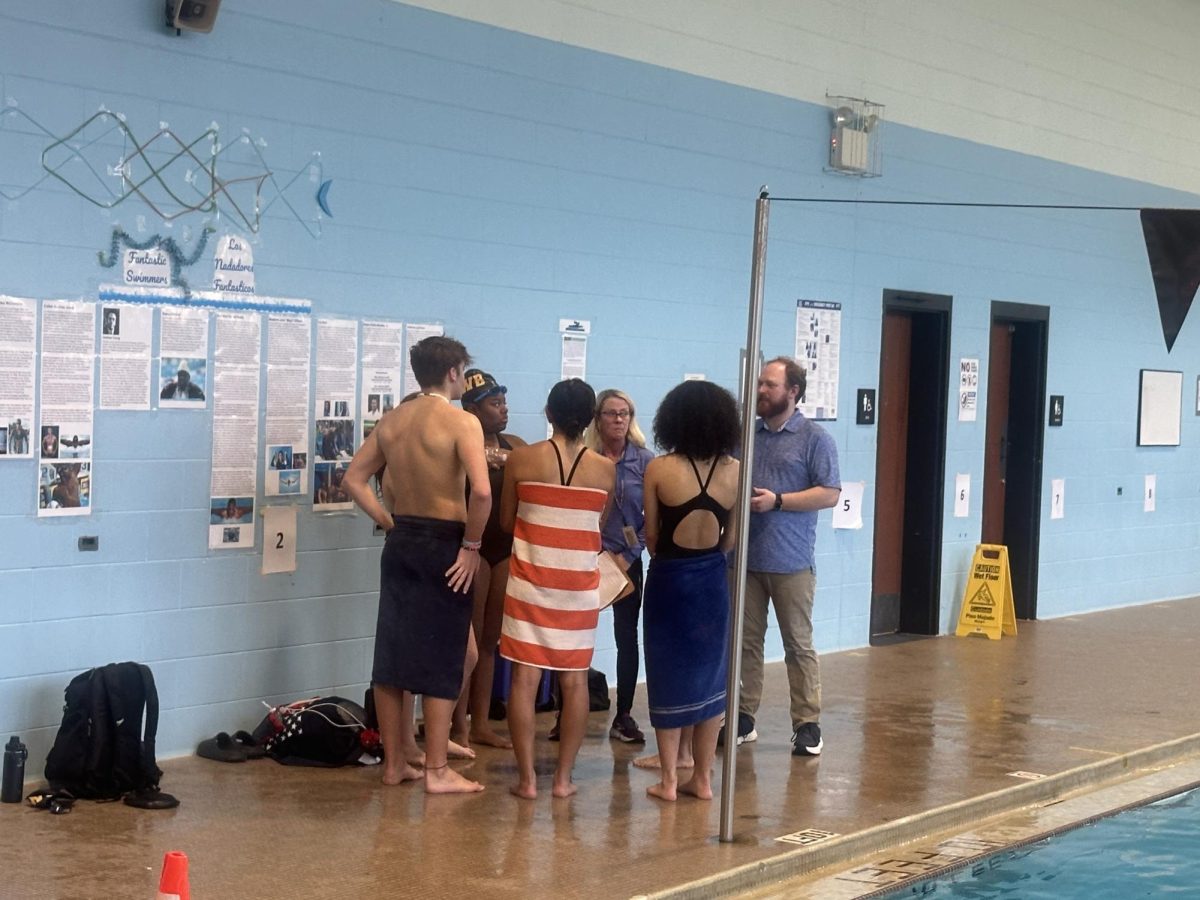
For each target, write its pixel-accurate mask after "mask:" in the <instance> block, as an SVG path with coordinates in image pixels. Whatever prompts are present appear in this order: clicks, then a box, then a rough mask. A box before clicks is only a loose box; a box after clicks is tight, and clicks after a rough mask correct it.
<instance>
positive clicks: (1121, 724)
mask: <svg viewBox="0 0 1200 900" xmlns="http://www.w3.org/2000/svg"><path fill="white" fill-rule="evenodd" d="M1018 624H1019V630H1020V633H1019V635H1018V636H1017V637H1015V638H1013V637H1005V638H1004V639H1003V640H1001V641H988V640H986V639H983V638H955V637H951V636H943V637H936V638H928V639H923V640H913V641H906V642H900V643H893V644H888V645H885V646H878V647H870V648H864V649H860V650H852V651H847V652H843V653H834V654H826V655H824V656H823V657H822V663H821V664H822V685H823V694H824V711H823V715H822V720H821V727H822V730H823V732H824V738H825V750H824V752H823V754H822V755H821V756H820V757H812V758H797V757H793V756H791V754H790V749H791V747H790V744H789V737H790V725H789V722H788V715H787V684H786V674H785V672H784V669H783V666H782V664H773V665H771V666H768V669H767V678H766V682H767V683H766V689H765V691H764V700H763V707H762V709H761V710H760V711H759V716H758V723H757V724H758V731H759V734H760V738H759V740H758V741H757V742H756V743H753V744H748V745H745V746H743V747H742V748H740V750H739V751H738V759H737V777H736V787H737V791H736V802H735V808H734V811H735V823H736V824H735V835H734V837H735V839H734V840H733V841H732V842H730V843H721V842H720V841H719V840H718V837H717V836H718V832H719V808H720V804H719V801H714V802H712V803H706V802H702V801H698V800H695V799H690V798H684V799H681V800H680V801H679V802H677V803H673V804H668V803H663V802H660V801H658V800H655V799H652V798H650V797H648V796H646V788H647V787H648V786H649V785H651V784H652V783H653V782H654V780H655V779H654V777H653V776H652V775H651V774H650V773H648V772H646V771H643V770H641V769H637V768H635V767H633V766H632V765H631V763H632V761H633V759H634V758H636V757H637V756H638V755H640V754H641V753H643V752H647V751H646V750H645V749H644V748H641V747H635V746H630V745H623V744H619V743H617V742H615V741H610V740H609V739H608V736H607V733H608V724H609V717H608V715H607V714H605V713H593V714H592V716H591V718H590V721H589V728H588V735H587V738H586V740H585V742H584V746H583V749H582V751H581V752H580V756H579V760H578V763H577V765H576V769H575V781H576V783H577V784H578V786H579V793H578V794H577V795H576V796H575V797H573V798H571V799H568V800H556V799H552V798H551V797H550V790H549V788H550V783H549V774H550V773H551V772H552V771H553V767H554V754H555V753H556V751H557V745H556V744H552V743H550V742H548V741H546V740H545V739H544V738H545V733H546V732H547V731H548V730H549V728H550V726H551V724H552V723H553V717H552V715H550V714H542V715H540V716H539V717H538V728H539V741H538V752H539V763H538V770H539V773H542V774H543V775H544V776H545V777H543V778H542V782H541V785H540V787H541V796H539V798H538V799H537V800H536V801H532V802H529V801H521V800H517V799H516V798H514V797H512V796H511V795H510V794H509V793H508V790H507V789H508V787H509V785H510V784H511V783H512V781H513V780H514V777H515V765H514V762H513V758H512V754H511V752H509V751H503V750H495V749H490V748H479V756H478V759H477V760H475V761H474V762H469V763H455V768H457V769H460V770H461V771H463V772H464V773H466V774H469V775H470V776H471V777H473V778H475V779H477V780H479V781H481V782H483V783H484V784H485V785H486V786H487V790H486V791H485V792H484V793H483V794H480V795H474V796H453V797H429V796H426V795H425V794H424V793H423V792H422V791H421V789H420V787H419V786H417V785H414V784H406V785H401V786H398V787H391V788H384V787H382V786H381V785H380V783H379V770H378V769H377V768H342V769H304V768H290V767H286V766H281V765H278V764H276V763H274V762H272V761H270V760H261V761H255V762H249V763H244V764H226V763H216V762H212V761H209V760H204V759H199V758H195V757H191V758H183V759H172V760H164V761H161V766H162V768H163V770H164V773H165V775H164V778H163V782H162V787H163V789H164V790H165V791H168V792H170V793H172V794H175V795H176V796H178V797H179V798H180V799H181V800H182V805H181V806H180V807H179V808H178V809H176V810H172V811H166V812H151V811H144V810H137V809H133V808H130V807H127V806H124V805H123V804H119V803H118V804H96V803H89V802H86V801H81V802H80V803H78V804H77V805H76V808H75V809H74V811H73V812H72V813H71V814H70V815H66V816H51V815H50V814H49V813H46V812H41V811H36V810H32V809H28V808H26V807H24V806H16V805H14V806H3V807H0V873H3V875H2V876H0V897H2V898H10V897H11V898H21V900H26V898H92V897H97V898H101V897H102V898H109V897H130V898H151V897H153V896H154V894H155V891H156V889H157V886H158V876H159V871H160V868H161V864H162V858H163V854H164V852H166V851H168V850H182V851H184V852H185V853H186V854H187V855H188V857H189V861H190V884H191V891H192V895H193V896H194V897H197V898H203V897H229V896H253V897H255V898H257V900H263V898H293V897H314V898H355V900H358V898H361V897H364V896H379V897H421V898H442V897H445V898H462V897H485V898H530V897H556V898H564V897H567V898H571V897H613V898H624V897H632V896H640V895H656V894H660V895H663V896H670V895H674V896H679V897H687V896H722V895H734V894H738V893H747V892H753V893H754V896H763V897H766V896H778V897H783V896H788V897H792V896H795V897H803V896H825V895H826V894H825V892H824V891H820V892H818V893H809V892H808V891H809V889H807V888H804V887H787V885H797V884H799V882H796V881H795V879H797V878H813V877H818V876H819V877H831V876H829V875H828V874H826V875H824V876H821V875H820V872H818V871H817V870H818V869H820V871H821V872H826V873H829V872H834V873H835V874H836V873H837V872H838V871H847V870H848V869H847V868H846V867H847V866H853V865H854V861H855V860H864V859H865V860H868V862H870V861H871V860H872V859H874V860H875V861H874V862H871V863H870V864H871V865H874V866H875V868H878V865H877V863H878V861H879V859H881V858H882V859H887V858H890V857H888V856H887V854H884V856H883V857H880V852H879V851H881V850H884V849H886V848H888V847H896V848H899V847H903V846H911V845H912V844H913V842H915V841H921V840H925V839H928V838H930V836H935V835H938V834H942V833H945V834H953V833H956V830H957V832H958V833H961V832H964V831H965V830H967V828H968V827H969V826H972V825H974V824H979V823H983V822H984V820H988V821H992V820H996V821H1000V820H1001V819H1000V817H1003V816H1004V815H1006V814H1015V813H1019V812H1020V811H1022V810H1025V811H1028V810H1033V809H1037V808H1041V807H1045V806H1046V805H1047V804H1050V803H1054V802H1055V801H1057V800H1058V799H1060V798H1061V797H1063V796H1065V795H1067V794H1075V793H1078V792H1079V791H1080V790H1083V789H1094V788H1098V787H1100V786H1103V785H1108V784H1111V783H1113V782H1115V781H1119V780H1121V779H1122V778H1127V777H1128V776H1130V775H1132V774H1134V773H1135V770H1136V771H1142V770H1146V771H1152V770H1159V769H1164V768H1166V767H1168V766H1171V765H1172V764H1175V763H1180V762H1181V761H1183V760H1186V759H1187V758H1188V757H1191V756H1195V755H1196V754H1197V753H1198V752H1200V703H1197V701H1196V697H1197V688H1200V672H1198V668H1200V598H1192V599H1186V600H1177V601H1172V602H1162V603H1154V604H1150V605H1146V606H1138V607H1129V608H1124V609H1119V610H1112V611H1107V612H1099V613H1092V614H1089V615H1082V616H1074V617H1068V618H1062V619H1053V620H1047V621H1039V622H1020V623H1018ZM637 700H638V702H637V705H636V706H635V709H634V715H635V717H636V718H638V719H639V721H641V722H642V723H643V725H645V724H646V722H647V716H646V713H645V692H644V689H643V688H639V689H638V698H637ZM254 724H255V723H252V722H247V723H230V726H229V730H230V731H233V730H236V729H238V728H249V727H253V725H254ZM500 724H501V725H502V723H500ZM649 750H650V751H653V739H651V741H650V745H649ZM719 771H720V759H718V773H717V774H718V778H717V781H718V785H719ZM1037 776H1041V777H1037ZM801 833H803V834H801ZM798 834H799V837H797V838H795V839H796V840H800V841H806V840H807V841H813V843H809V844H797V843H791V842H787V841H780V840H778V839H779V838H781V837H783V836H786V835H798ZM872 854H874V857H872V856H871V855H872ZM839 866H840V867H841V868H840V869H839ZM860 867H861V866H860ZM918 868H919V866H912V865H908V866H907V867H900V868H897V870H896V871H892V872H885V873H884V874H882V875H880V876H879V878H878V879H876V880H875V881H873V882H871V883H865V882H864V884H863V885H861V888H862V889H861V890H860V891H859V894H864V893H867V892H869V891H871V890H874V889H876V888H878V887H882V886H886V884H888V883H898V882H899V881H902V880H904V878H906V877H913V876H915V875H916V874H919V873H917V871H916V870H917V869H918ZM898 872H899V873H901V874H897V873H898ZM904 872H909V874H908V875H905V874H903V873H904ZM842 887H845V888H846V890H847V891H850V890H851V888H850V887H847V886H846V885H842ZM829 896H832V895H829ZM839 896H846V897H849V896H856V895H855V894H853V893H844V894H842V895H839Z"/></svg>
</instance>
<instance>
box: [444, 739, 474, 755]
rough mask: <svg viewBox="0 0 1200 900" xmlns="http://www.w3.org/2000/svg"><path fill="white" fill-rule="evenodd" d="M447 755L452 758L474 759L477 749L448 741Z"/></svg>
mask: <svg viewBox="0 0 1200 900" xmlns="http://www.w3.org/2000/svg"><path fill="white" fill-rule="evenodd" d="M446 755H447V756H448V757H450V758H451V759H474V758H475V751H474V750H472V749H471V748H470V747H464V746H463V745H462V744H456V743H454V741H446Z"/></svg>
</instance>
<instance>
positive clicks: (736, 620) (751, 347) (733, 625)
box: [721, 185, 771, 843]
mask: <svg viewBox="0 0 1200 900" xmlns="http://www.w3.org/2000/svg"><path fill="white" fill-rule="evenodd" d="M770 209H771V199H770V197H769V196H768V194H767V187H766V185H763V187H762V188H761V190H760V192H759V195H758V202H757V203H756V204H755V207H754V249H753V256H752V257H751V260H750V315H749V318H748V321H747V324H746V363H745V366H746V370H745V372H744V373H743V375H744V377H743V379H742V469H741V473H740V475H741V483H740V488H739V491H740V493H739V497H740V498H741V500H740V504H739V505H740V506H741V514H740V515H739V516H738V529H737V543H736V545H735V555H734V566H733V571H734V583H733V611H732V614H731V616H730V620H729V624H730V628H729V676H728V681H727V682H726V685H725V757H724V761H723V762H722V767H721V840H722V841H724V842H726V843H728V842H729V841H732V840H733V791H734V773H735V772H736V770H737V721H738V703H739V701H740V699H741V683H742V617H743V615H744V614H745V611H746V542H747V538H748V536H749V534H750V487H751V480H752V479H751V476H752V475H753V472H754V421H755V417H754V408H755V399H756V398H757V396H758V358H759V356H760V355H761V352H762V351H761V347H760V344H761V338H762V307H763V273H764V270H765V269H766V265H767V215H768V213H769V212H770Z"/></svg>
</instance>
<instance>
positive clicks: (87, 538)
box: [79, 534, 100, 550]
mask: <svg viewBox="0 0 1200 900" xmlns="http://www.w3.org/2000/svg"><path fill="white" fill-rule="evenodd" d="M79 549H80V550H99V549H100V538H99V536H98V535H94V534H85V535H84V536H83V537H81V538H80V539H79Z"/></svg>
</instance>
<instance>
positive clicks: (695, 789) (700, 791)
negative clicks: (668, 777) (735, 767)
mask: <svg viewBox="0 0 1200 900" xmlns="http://www.w3.org/2000/svg"><path fill="white" fill-rule="evenodd" d="M679 793H681V794H687V795H688V796H690V797H696V798H698V799H700V800H711V799H712V798H713V792H712V782H711V781H707V780H705V781H700V780H698V779H697V778H696V777H695V776H693V777H692V778H690V779H688V780H687V781H685V782H684V783H683V784H681V785H680V786H679Z"/></svg>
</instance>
